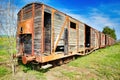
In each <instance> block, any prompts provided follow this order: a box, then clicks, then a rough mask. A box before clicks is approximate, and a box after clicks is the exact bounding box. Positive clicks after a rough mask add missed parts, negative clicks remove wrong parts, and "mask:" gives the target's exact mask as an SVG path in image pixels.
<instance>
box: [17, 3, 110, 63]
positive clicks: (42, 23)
mask: <svg viewBox="0 0 120 80" xmlns="http://www.w3.org/2000/svg"><path fill="white" fill-rule="evenodd" d="M109 42H110V41H109ZM99 47H100V48H101V47H105V35H104V34H103V33H101V32H99V31H97V30H95V29H94V28H92V27H90V26H88V25H87V24H84V23H82V22H80V21H78V20H76V19H74V18H72V17H70V16H68V15H66V14H64V13H62V12H60V11H58V10H56V9H54V8H51V7H49V6H47V5H45V4H42V3H30V4H27V5H26V6H24V7H23V8H22V9H21V10H20V11H19V12H18V27H17V49H18V54H17V55H16V56H17V57H19V59H22V62H23V63H24V64H27V63H28V62H37V63H40V64H44V63H45V64H46V63H55V62H56V61H57V63H60V64H61V63H62V62H66V61H69V60H72V59H74V56H75V55H85V54H86V53H87V52H90V51H92V50H95V49H98V48H99Z"/></svg>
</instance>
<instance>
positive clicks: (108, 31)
mask: <svg viewBox="0 0 120 80" xmlns="http://www.w3.org/2000/svg"><path fill="white" fill-rule="evenodd" d="M102 32H103V33H104V34H107V35H109V36H110V37H112V38H114V39H115V40H116V39H117V37H116V34H115V29H114V28H113V29H111V28H110V27H109V26H105V27H104V28H103V31H102Z"/></svg>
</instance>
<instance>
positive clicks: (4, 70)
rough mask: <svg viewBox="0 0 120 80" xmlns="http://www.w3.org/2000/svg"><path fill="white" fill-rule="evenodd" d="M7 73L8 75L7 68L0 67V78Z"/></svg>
mask: <svg viewBox="0 0 120 80" xmlns="http://www.w3.org/2000/svg"><path fill="white" fill-rule="evenodd" d="M8 73H10V70H9V68H7V67H5V66H0V77H3V76H5V75H6V74H8Z"/></svg>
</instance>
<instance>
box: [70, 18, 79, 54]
mask: <svg viewBox="0 0 120 80" xmlns="http://www.w3.org/2000/svg"><path fill="white" fill-rule="evenodd" d="M69 24H70V25H69V52H71V51H76V50H77V39H78V36H77V31H78V24H77V21H75V20H74V19H72V18H70V21H69Z"/></svg>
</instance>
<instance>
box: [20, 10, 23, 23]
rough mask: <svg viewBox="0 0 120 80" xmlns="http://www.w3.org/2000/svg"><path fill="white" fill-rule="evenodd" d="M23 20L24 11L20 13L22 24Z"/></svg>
mask: <svg viewBox="0 0 120 80" xmlns="http://www.w3.org/2000/svg"><path fill="white" fill-rule="evenodd" d="M22 19H23V9H22V10H21V12H20V22H21V21H22Z"/></svg>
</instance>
